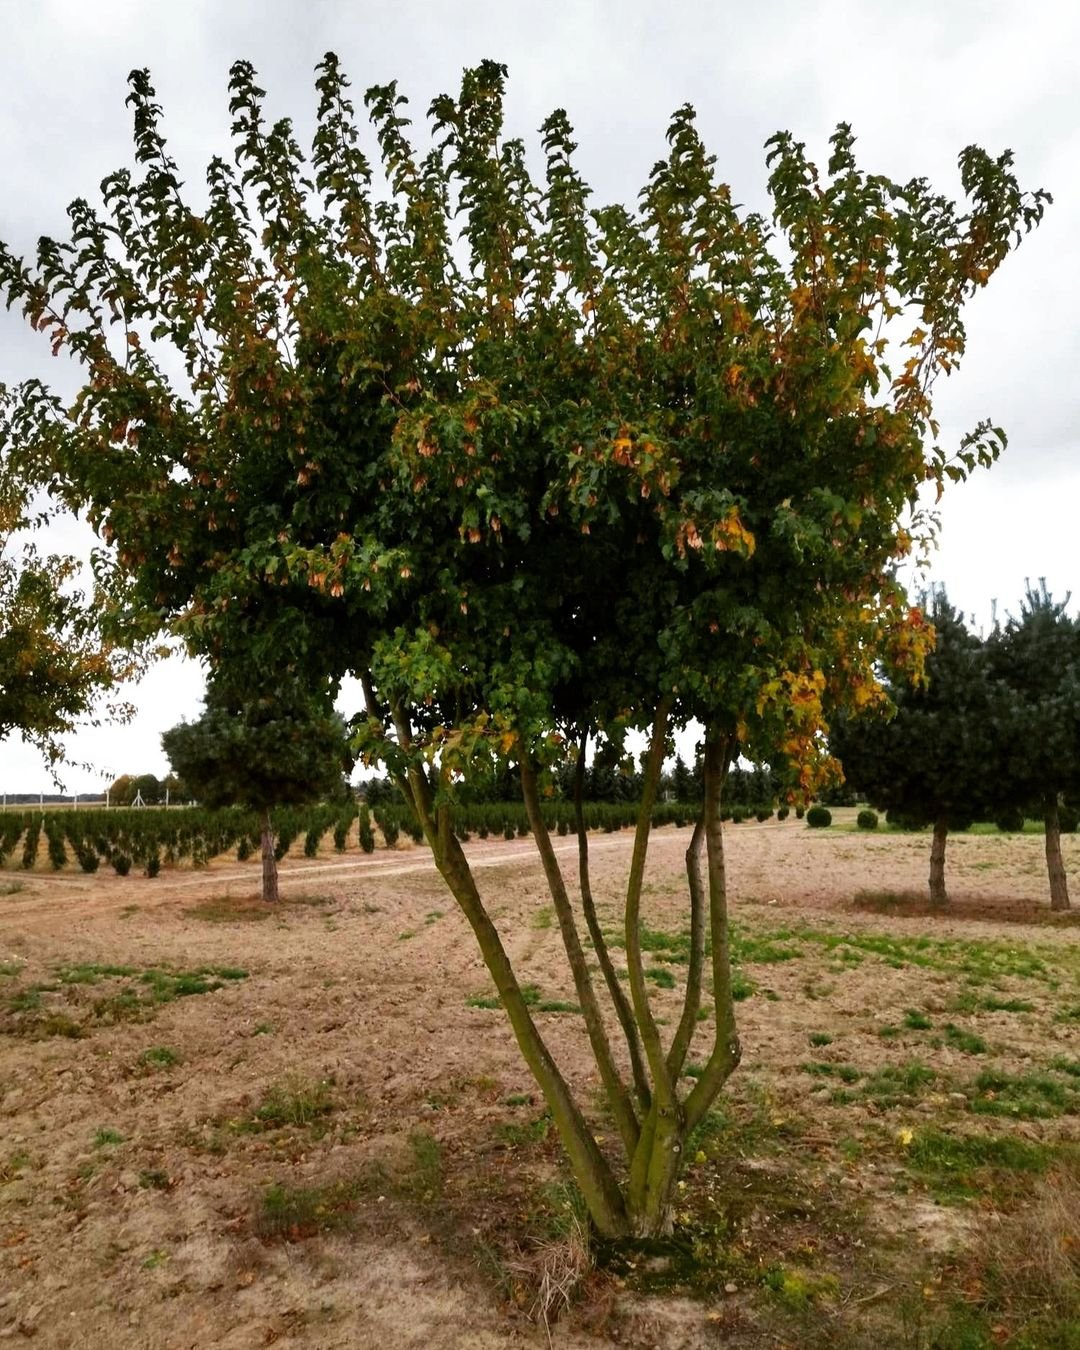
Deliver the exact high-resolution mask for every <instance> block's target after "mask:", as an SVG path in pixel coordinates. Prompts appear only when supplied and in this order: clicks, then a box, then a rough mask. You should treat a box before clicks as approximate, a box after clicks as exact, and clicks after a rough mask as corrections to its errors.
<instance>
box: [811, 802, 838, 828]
mask: <svg viewBox="0 0 1080 1350" xmlns="http://www.w3.org/2000/svg"><path fill="white" fill-rule="evenodd" d="M806 823H807V825H809V826H810V828H811V829H812V830H827V829H828V828H829V826H830V825H831V824H832V812H831V811H830V810H829V808H828V807H827V806H812V807H811V808H810V810H809V811H807V813H806Z"/></svg>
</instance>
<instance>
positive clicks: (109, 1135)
mask: <svg viewBox="0 0 1080 1350" xmlns="http://www.w3.org/2000/svg"><path fill="white" fill-rule="evenodd" d="M123 1142H124V1136H123V1135H122V1134H121V1133H120V1131H119V1130H114V1129H113V1128H112V1126H111V1125H103V1126H102V1127H101V1129H100V1130H98V1132H97V1133H96V1134H95V1135H94V1147H95V1148H107V1147H109V1146H110V1145H111V1144H122V1143H123Z"/></svg>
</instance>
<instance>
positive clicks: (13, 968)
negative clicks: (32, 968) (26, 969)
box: [0, 961, 23, 980]
mask: <svg viewBox="0 0 1080 1350" xmlns="http://www.w3.org/2000/svg"><path fill="white" fill-rule="evenodd" d="M22 971H23V966H22V962H20V961H0V979H4V980H13V979H15V978H16V976H18V975H21V974H22Z"/></svg>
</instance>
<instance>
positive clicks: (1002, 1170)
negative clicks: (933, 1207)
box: [905, 1128, 1057, 1202]
mask: <svg viewBox="0 0 1080 1350" xmlns="http://www.w3.org/2000/svg"><path fill="white" fill-rule="evenodd" d="M1056 1154H1057V1150H1056V1149H1054V1148H1052V1147H1048V1146H1047V1145H1045V1144H1033V1143H1029V1142H1028V1141H1027V1140H1023V1139H1017V1138H1014V1137H1012V1136H999V1135H986V1134H980V1135H958V1134H956V1133H954V1132H951V1131H950V1132H945V1131H943V1130H938V1129H934V1128H931V1129H925V1130H919V1131H917V1133H916V1134H915V1137H914V1139H913V1140H912V1142H911V1144H910V1145H909V1146H908V1148H907V1149H906V1150H905V1161H906V1165H907V1167H908V1169H909V1170H910V1171H911V1172H912V1173H914V1174H915V1175H916V1176H917V1177H918V1178H919V1179H920V1180H922V1181H923V1182H924V1183H925V1184H926V1185H927V1186H928V1187H929V1188H930V1190H931V1192H932V1194H933V1195H934V1197H935V1199H937V1200H938V1201H941V1202H956V1201H963V1200H976V1199H978V1198H979V1197H980V1196H982V1195H985V1194H986V1193H987V1192H990V1191H994V1190H997V1189H998V1188H999V1187H1000V1186H1002V1185H1007V1184H1008V1183H1009V1179H1010V1177H1011V1176H1012V1174H1014V1173H1020V1174H1023V1175H1024V1176H1029V1175H1031V1174H1033V1173H1042V1172H1045V1171H1046V1170H1047V1168H1048V1167H1049V1166H1050V1164H1051V1163H1052V1162H1053V1160H1054V1158H1055V1157H1056Z"/></svg>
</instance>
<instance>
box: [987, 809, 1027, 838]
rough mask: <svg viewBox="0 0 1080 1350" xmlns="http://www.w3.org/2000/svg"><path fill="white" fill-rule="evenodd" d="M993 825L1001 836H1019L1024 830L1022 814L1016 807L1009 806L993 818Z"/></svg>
mask: <svg viewBox="0 0 1080 1350" xmlns="http://www.w3.org/2000/svg"><path fill="white" fill-rule="evenodd" d="M994 824H995V825H996V826H997V827H998V829H999V830H1000V831H1001V832H1002V834H1019V833H1020V831H1021V830H1022V829H1023V828H1024V813H1023V811H1021V810H1020V808H1019V807H1018V806H1009V807H1006V808H1005V810H1003V811H999V812H998V814H997V815H996V816H995V817H994Z"/></svg>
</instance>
